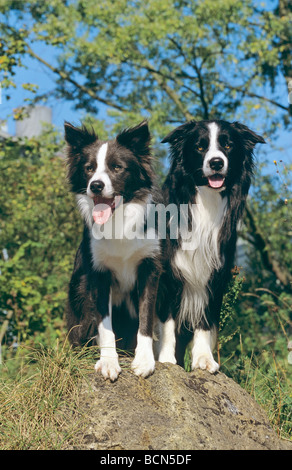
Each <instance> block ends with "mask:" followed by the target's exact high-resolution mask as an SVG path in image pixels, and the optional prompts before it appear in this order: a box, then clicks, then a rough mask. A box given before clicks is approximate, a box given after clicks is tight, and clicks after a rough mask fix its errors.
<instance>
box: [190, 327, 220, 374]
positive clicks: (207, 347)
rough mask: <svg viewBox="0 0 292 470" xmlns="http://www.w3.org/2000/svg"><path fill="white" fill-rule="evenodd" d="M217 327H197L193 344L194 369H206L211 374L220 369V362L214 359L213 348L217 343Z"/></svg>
mask: <svg viewBox="0 0 292 470" xmlns="http://www.w3.org/2000/svg"><path fill="white" fill-rule="evenodd" d="M216 336H217V334H216V329H215V327H213V328H212V329H211V330H203V329H197V330H195V333H194V340H193V346H192V369H206V370H208V371H209V372H211V374H214V373H215V372H217V371H218V370H219V364H217V362H216V361H215V360H214V358H213V354H212V350H213V348H214V346H215V344H216Z"/></svg>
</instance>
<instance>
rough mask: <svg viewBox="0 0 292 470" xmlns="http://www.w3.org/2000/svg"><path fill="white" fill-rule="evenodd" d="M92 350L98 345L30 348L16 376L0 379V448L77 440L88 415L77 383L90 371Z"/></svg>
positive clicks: (61, 445) (52, 446)
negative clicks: (74, 348)
mask: <svg viewBox="0 0 292 470" xmlns="http://www.w3.org/2000/svg"><path fill="white" fill-rule="evenodd" d="M93 354H95V359H96V355H97V351H96V348H87V349H86V350H82V351H80V352H79V353H73V352H72V350H71V349H70V348H69V347H68V346H67V345H66V344H65V345H64V346H62V347H61V346H60V345H59V344H57V345H56V347H55V348H54V349H50V350H44V349H40V350H30V351H29V352H28V354H27V355H26V357H25V364H24V365H23V366H22V367H21V368H20V372H19V373H18V375H17V376H16V377H15V378H13V379H11V378H9V377H8V378H7V377H6V379H5V378H3V377H2V378H1V380H0V382H1V383H0V448H1V449H2V450H28V449H33V450H60V449H66V448H69V447H70V446H74V445H76V444H77V443H79V442H80V435H82V429H83V428H84V429H85V426H86V417H85V416H82V415H81V414H80V412H79V410H78V402H79V388H80V383H81V379H84V378H86V375H87V374H88V373H92V364H93V361H94V359H93ZM2 369H5V365H4V366H2ZM1 372H4V374H2V375H4V377H5V370H2V371H1ZM77 431H78V432H77Z"/></svg>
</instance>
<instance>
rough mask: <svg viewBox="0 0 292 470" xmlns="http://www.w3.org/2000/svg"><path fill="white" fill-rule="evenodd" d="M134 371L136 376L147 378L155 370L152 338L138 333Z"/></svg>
mask: <svg viewBox="0 0 292 470" xmlns="http://www.w3.org/2000/svg"><path fill="white" fill-rule="evenodd" d="M132 369H133V371H134V372H135V374H136V375H141V376H142V377H147V376H148V375H149V374H152V372H153V371H154V369H155V360H154V354H153V340H152V336H145V335H142V334H141V333H140V331H138V335H137V347H136V349H135V358H134V360H133V362H132Z"/></svg>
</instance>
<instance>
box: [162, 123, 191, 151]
mask: <svg viewBox="0 0 292 470" xmlns="http://www.w3.org/2000/svg"><path fill="white" fill-rule="evenodd" d="M196 125H197V123H196V121H189V122H187V123H185V124H182V125H181V126H179V127H177V128H176V129H174V130H173V131H171V132H170V133H169V134H168V135H167V136H166V137H164V139H162V141H161V143H162V144H166V143H170V144H171V145H175V144H176V143H178V142H180V141H181V140H182V139H184V138H185V136H186V135H187V133H188V132H189V131H192V130H193V129H194V128H195V127H196Z"/></svg>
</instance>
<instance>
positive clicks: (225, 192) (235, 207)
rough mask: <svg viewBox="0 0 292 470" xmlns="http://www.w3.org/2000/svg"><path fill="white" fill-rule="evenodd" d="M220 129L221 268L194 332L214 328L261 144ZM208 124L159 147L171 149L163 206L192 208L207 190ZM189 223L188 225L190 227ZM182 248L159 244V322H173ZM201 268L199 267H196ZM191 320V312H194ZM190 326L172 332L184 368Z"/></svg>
mask: <svg viewBox="0 0 292 470" xmlns="http://www.w3.org/2000/svg"><path fill="white" fill-rule="evenodd" d="M213 122H215V124H216V125H217V126H218V128H219V133H218V151H219V153H220V154H221V152H222V154H224V156H225V157H226V158H227V161H228V172H227V174H226V176H225V182H224V187H223V188H222V190H221V192H220V196H221V197H222V198H227V206H226V211H225V215H224V217H223V219H222V225H221V230H220V232H219V237H218V246H219V248H220V256H221V260H222V264H221V268H220V269H219V270H213V272H212V273H211V275H210V278H209V281H208V285H207V286H206V289H207V292H208V298H209V301H208V304H207V305H206V309H205V316H204V317H202V318H201V319H200V321H199V322H198V324H197V326H196V327H197V328H199V329H202V330H210V329H211V328H213V327H216V328H217V327H218V322H219V315H220V309H221V305H222V299H223V294H224V292H225V290H226V287H227V284H228V282H229V280H230V276H231V269H232V267H233V264H234V255H235V250H236V240H237V233H236V228H237V224H238V221H239V220H240V219H241V217H242V215H243V210H244V207H245V202H246V197H247V194H248V191H249V187H250V184H251V179H252V175H253V166H254V162H253V149H254V146H255V145H256V143H264V139H263V138H262V137H261V136H259V135H257V134H255V133H254V132H253V131H251V130H250V129H249V128H248V127H246V126H245V125H243V124H240V123H238V122H234V123H229V122H226V121H213ZM209 124H211V121H201V122H196V121H191V122H188V123H186V124H183V125H182V126H179V127H178V128H176V129H174V130H173V131H172V132H171V133H170V134H169V135H168V136H167V137H165V138H164V139H163V141H162V142H164V143H169V144H170V160H171V166H170V170H169V172H168V175H167V178H166V180H165V183H164V186H163V194H164V202H165V204H166V205H167V204H171V203H173V204H176V205H177V206H179V205H180V204H189V203H191V204H195V203H196V198H197V193H198V187H199V186H207V185H208V178H207V177H206V175H205V173H204V171H203V163H204V158H205V156H206V154H207V152H208V149H209V144H210V138H209V137H210V135H209V130H210V128H209ZM190 222H191V221H190V220H189V223H190ZM180 246H181V240H180V238H178V239H170V238H169V237H168V238H167V240H166V241H165V243H164V246H163V253H164V267H165V269H164V273H163V275H162V277H161V282H160V287H159V296H158V308H157V314H158V317H159V318H160V320H161V321H162V322H165V321H166V319H167V318H168V317H169V316H172V317H173V318H174V319H176V321H177V320H178V316H179V310H180V305H181V298H182V292H183V288H184V284H185V282H186V281H185V279H184V277H183V276H182V275H181V273H179V272H178V271H177V270H176V269H175V267H174V265H173V261H174V257H175V255H176V252H177V250H178V249H179V248H180ZM201 268H203V267H201ZM193 314H194V315H195V312H193ZM193 333H194V331H193V328H192V325H190V324H187V325H182V328H181V330H180V332H178V331H177V338H176V359H177V361H178V363H179V364H181V365H183V357H184V352H185V348H186V345H187V343H188V342H189V341H190V340H191V339H192V337H193Z"/></svg>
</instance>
